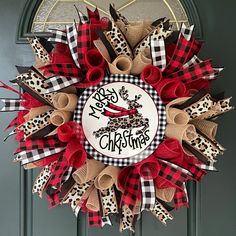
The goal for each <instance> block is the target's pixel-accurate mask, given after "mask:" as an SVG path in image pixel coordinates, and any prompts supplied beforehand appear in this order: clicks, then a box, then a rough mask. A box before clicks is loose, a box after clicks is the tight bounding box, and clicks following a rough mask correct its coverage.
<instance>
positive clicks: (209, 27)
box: [0, 0, 236, 236]
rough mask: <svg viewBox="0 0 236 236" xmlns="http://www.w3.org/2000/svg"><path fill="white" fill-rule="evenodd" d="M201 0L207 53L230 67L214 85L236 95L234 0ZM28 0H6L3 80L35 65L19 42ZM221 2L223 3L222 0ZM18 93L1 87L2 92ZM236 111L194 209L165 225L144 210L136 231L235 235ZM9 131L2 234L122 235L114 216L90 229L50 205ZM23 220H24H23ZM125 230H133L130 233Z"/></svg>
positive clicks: (2, 178)
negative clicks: (17, 160) (17, 157)
mask: <svg viewBox="0 0 236 236" xmlns="http://www.w3.org/2000/svg"><path fill="white" fill-rule="evenodd" d="M184 2H187V1H184ZM225 2H226V1H224V2H223V1H220V0H208V1H204V0H197V1H195V4H196V7H197V9H198V12H199V16H200V20H201V22H202V26H203V35H204V40H205V41H206V46H205V47H204V53H203V54H202V57H203V58H208V57H209V56H210V57H211V58H213V60H214V62H215V63H216V65H224V66H225V67H226V70H225V71H224V72H223V73H222V75H223V76H222V78H220V79H218V80H217V81H216V82H215V85H214V90H215V91H221V89H222V88H224V89H225V90H226V95H228V96H230V95H233V94H236V93H235V92H234V91H235V85H236V81H235V79H234V67H235V65H234V61H235V58H234V54H235V47H233V45H234V42H236V32H235V30H234V32H231V31H232V30H233V26H231V25H230V24H231V22H232V24H233V22H234V21H235V20H234V9H235V7H236V2H235V1H234V0H228V1H227V5H225V4H226V3H225ZM25 3H26V0H18V1H15V0H1V1H0V29H1V33H0V42H1V47H0V68H1V80H2V81H4V82H8V81H9V80H10V79H13V78H14V76H15V74H16V70H15V69H14V65H30V64H32V62H33V56H32V53H31V49H30V47H29V46H28V45H19V44H18V45H16V44H15V34H16V31H17V22H18V18H19V17H20V14H21V10H22V8H23V6H24V4H25ZM216 3H217V4H216ZM5 96H6V97H7V96H9V97H10V96H14V94H13V95H12V94H10V93H8V92H6V91H3V90H1V97H5ZM0 115H1V118H0V123H1V128H2V127H5V126H7V124H8V123H9V122H10V120H11V119H13V118H14V114H0ZM234 120H235V112H232V113H231V114H226V115H225V116H224V117H222V118H220V119H219V123H221V124H222V125H221V126H219V132H218V139H219V140H221V142H222V144H223V145H225V146H226V147H227V150H228V151H227V152H226V153H225V155H224V156H223V157H222V160H221V157H219V163H218V169H219V170H220V172H219V173H210V174H209V175H208V176H207V177H206V178H205V179H204V180H203V182H202V183H201V185H197V186H196V185H195V184H191V185H190V186H189V195H190V207H191V208H190V210H187V209H180V210H179V211H176V212H173V215H174V220H173V221H172V222H169V223H168V226H167V227H165V226H163V225H162V224H161V223H159V222H158V221H157V220H156V219H155V218H154V217H153V216H152V215H151V214H150V213H144V214H143V216H142V219H141V220H140V221H139V222H138V223H137V226H136V228H137V231H136V234H135V235H136V236H141V235H149V236H153V235H161V236H167V235H175V236H213V235H214V236H218V235H219V236H221V235H227V236H231V235H232V236H233V235H236V224H235V211H236V207H235V204H234V201H235V195H236V184H235V181H234V180H235V177H236V172H235V170H234V168H235V166H236V159H235V158H234V153H235V151H236V147H235V135H234V134H235V133H236V128H235V125H232V124H234ZM3 137H4V134H3V132H0V140H1V141H0V150H1V154H2V158H1V162H0V187H1V194H0V235H7V236H8V235H9V236H12V235H20V236H41V235H45V236H49V235H50V236H53V235H57V236H62V235H63V236H64V235H70V236H76V235H77V236H98V235H104V236H105V235H113V236H116V235H117V236H118V235H120V233H119V225H118V223H116V219H115V218H112V221H113V227H109V226H106V227H104V229H97V228H95V229H88V228H87V221H86V216H85V215H84V214H83V213H81V214H80V216H79V218H78V221H77V219H76V218H75V216H74V215H73V213H72V211H71V209H70V208H69V207H68V206H62V207H58V208H56V209H52V210H49V209H48V202H47V201H46V199H43V200H41V199H39V198H38V197H37V196H32V195H31V186H32V181H33V180H34V179H35V177H36V175H37V173H38V172H37V171H28V172H26V171H24V170H23V169H21V168H19V166H18V165H16V164H12V159H13V157H12V152H13V151H14V149H15V148H16V142H15V141H14V140H13V138H9V140H8V142H7V143H3V141H2V140H3ZM19 222H20V224H19ZM122 235H124V236H128V235H132V234H131V233H129V232H124V233H123V234H122Z"/></svg>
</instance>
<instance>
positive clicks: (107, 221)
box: [102, 216, 112, 227]
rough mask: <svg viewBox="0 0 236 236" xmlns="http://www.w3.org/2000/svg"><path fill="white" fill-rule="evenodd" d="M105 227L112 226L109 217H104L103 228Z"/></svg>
mask: <svg viewBox="0 0 236 236" xmlns="http://www.w3.org/2000/svg"><path fill="white" fill-rule="evenodd" d="M105 225H112V223H111V219H110V217H109V216H104V217H102V227H104V226H105Z"/></svg>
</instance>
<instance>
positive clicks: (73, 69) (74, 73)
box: [40, 64, 82, 78]
mask: <svg viewBox="0 0 236 236" xmlns="http://www.w3.org/2000/svg"><path fill="white" fill-rule="evenodd" d="M40 69H42V70H44V73H52V74H55V75H59V76H65V77H75V78H81V77H82V74H81V70H80V68H78V67H77V66H76V65H75V64H48V65H46V66H43V67H41V68H40Z"/></svg>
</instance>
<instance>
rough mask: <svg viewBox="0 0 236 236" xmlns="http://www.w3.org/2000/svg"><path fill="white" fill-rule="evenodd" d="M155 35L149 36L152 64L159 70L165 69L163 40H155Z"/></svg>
mask: <svg viewBox="0 0 236 236" xmlns="http://www.w3.org/2000/svg"><path fill="white" fill-rule="evenodd" d="M155 37H156V36H155V35H153V36H150V45H151V55H152V64H153V65H154V66H158V67H159V68H160V69H161V70H164V69H165V67H166V49H165V41H164V38H162V37H161V38H160V39H158V40H156V39H155Z"/></svg>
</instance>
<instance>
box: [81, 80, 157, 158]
mask: <svg viewBox="0 0 236 236" xmlns="http://www.w3.org/2000/svg"><path fill="white" fill-rule="evenodd" d="M158 124H159V118H158V111H157V108H156V105H155V103H154V102H153V100H152V98H151V97H150V95H149V94H148V93H147V92H146V91H144V90H143V89H141V88H140V87H138V86H136V85H134V84H131V83H125V82H113V83H109V84H106V85H104V86H102V87H100V88H98V89H97V90H96V91H94V93H93V94H92V95H91V96H90V97H89V98H88V100H87V101H86V103H85V106H84V109H83V112H82V127H83V130H84V134H85V137H86V139H87V141H88V142H89V143H90V145H91V146H92V147H93V148H94V149H95V150H97V151H98V152H99V153H101V154H103V155H105V156H107V157H113V158H131V157H132V156H135V155H137V154H139V153H141V152H143V150H145V149H146V148H147V147H148V146H149V145H150V144H151V142H152V141H153V139H154V137H155V135H156V133H157V129H158Z"/></svg>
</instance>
